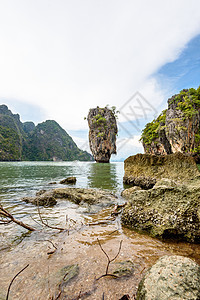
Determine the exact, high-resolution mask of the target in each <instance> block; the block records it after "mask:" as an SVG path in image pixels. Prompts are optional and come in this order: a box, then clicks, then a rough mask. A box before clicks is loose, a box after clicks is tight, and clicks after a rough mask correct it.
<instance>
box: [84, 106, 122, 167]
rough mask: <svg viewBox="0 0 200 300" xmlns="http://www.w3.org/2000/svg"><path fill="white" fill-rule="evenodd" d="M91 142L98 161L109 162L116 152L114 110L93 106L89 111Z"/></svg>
mask: <svg viewBox="0 0 200 300" xmlns="http://www.w3.org/2000/svg"><path fill="white" fill-rule="evenodd" d="M87 120H88V125H89V129H90V130H89V143H90V149H91V151H92V154H93V156H94V159H95V160H96V162H102V163H108V162H109V160H110V157H111V154H116V135H117V131H118V130H117V123H116V118H115V115H114V112H113V111H112V110H110V109H108V108H107V107H104V108H99V107H97V108H93V109H90V111H89V113H88V117H87Z"/></svg>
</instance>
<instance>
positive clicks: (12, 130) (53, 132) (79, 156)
mask: <svg viewBox="0 0 200 300" xmlns="http://www.w3.org/2000/svg"><path fill="white" fill-rule="evenodd" d="M21 160H26V161H27V160H29V161H35V160H36V161H39V160H42V161H52V160H64V161H65V160H66V161H69V160H83V161H89V160H93V157H92V155H90V154H89V153H87V152H86V151H82V150H81V149H79V148H78V147H77V145H76V144H75V142H74V141H73V139H72V138H71V137H70V136H69V135H68V133H67V132H66V131H65V130H64V129H63V128H62V127H61V126H60V125H59V124H58V123H57V122H56V121H53V120H47V121H45V122H42V123H40V124H38V125H37V126H35V124H34V123H33V122H25V123H22V122H21V121H20V116H19V115H18V114H13V113H12V112H11V111H10V110H9V109H8V107H7V106H6V105H0V161H21Z"/></svg>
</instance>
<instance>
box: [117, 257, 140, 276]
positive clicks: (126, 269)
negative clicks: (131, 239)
mask: <svg viewBox="0 0 200 300" xmlns="http://www.w3.org/2000/svg"><path fill="white" fill-rule="evenodd" d="M134 271H135V266H134V264H133V263H132V261H130V260H125V261H119V262H116V263H115V269H114V271H113V274H114V275H117V276H119V277H128V276H131V275H132V274H133V273H134Z"/></svg>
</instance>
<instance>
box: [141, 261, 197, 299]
mask: <svg viewBox="0 0 200 300" xmlns="http://www.w3.org/2000/svg"><path fill="white" fill-rule="evenodd" d="M199 282H200V266H199V265H198V264H197V263H196V262H194V261H193V260H191V259H190V258H187V257H184V256H178V255H173V256H163V257H161V258H160V259H159V260H158V261H157V262H156V263H155V265H153V266H152V267H151V268H150V269H149V270H148V271H147V272H146V274H145V276H144V278H143V279H142V280H141V281H140V284H139V287H138V291H137V296H136V299H137V300H150V299H151V300H153V299H155V300H156V299H159V300H169V299H170V300H178V299H181V300H189V299H193V300H198V299H200V284H199Z"/></svg>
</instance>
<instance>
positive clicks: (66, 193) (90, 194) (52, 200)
mask: <svg viewBox="0 0 200 300" xmlns="http://www.w3.org/2000/svg"><path fill="white" fill-rule="evenodd" d="M38 193H39V194H40V193H42V191H39V192H38ZM56 199H66V200H69V201H72V202H74V203H76V204H84V203H86V204H89V205H92V204H97V205H100V206H103V207H104V206H110V205H112V204H113V203H114V202H115V201H116V199H117V197H116V196H115V195H113V194H112V193H109V192H107V191H104V190H97V189H84V188H57V189H53V190H50V191H46V192H44V193H42V194H40V196H36V197H24V198H22V201H25V202H27V203H32V204H35V205H45V206H52V205H55V204H56V203H57V201H56Z"/></svg>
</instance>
